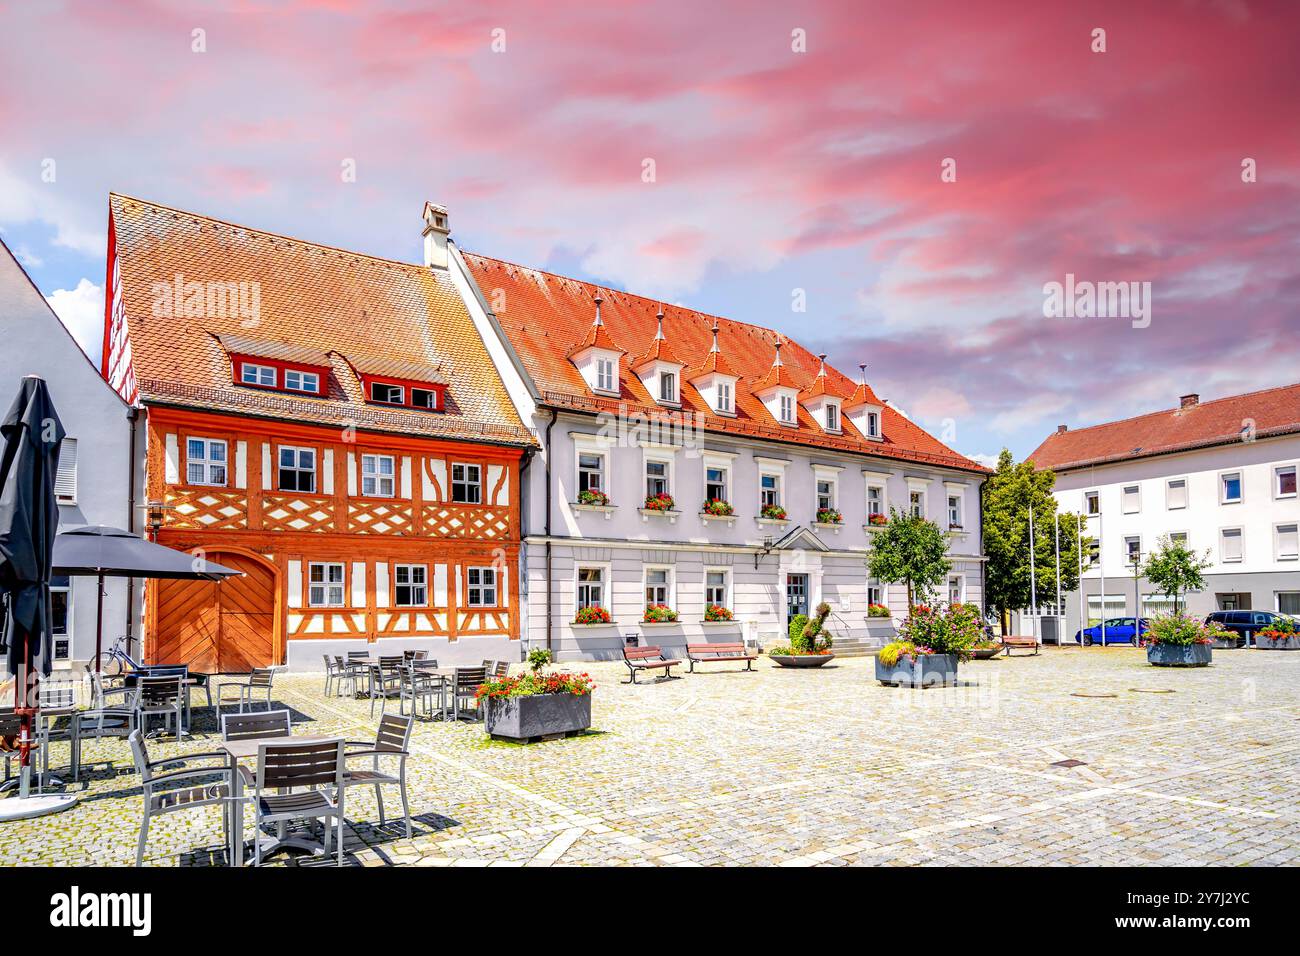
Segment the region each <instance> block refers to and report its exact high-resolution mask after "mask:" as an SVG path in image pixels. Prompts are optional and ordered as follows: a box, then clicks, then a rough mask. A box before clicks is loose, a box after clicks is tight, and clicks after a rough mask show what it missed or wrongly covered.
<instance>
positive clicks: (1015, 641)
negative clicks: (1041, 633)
mask: <svg viewBox="0 0 1300 956" xmlns="http://www.w3.org/2000/svg"><path fill="white" fill-rule="evenodd" d="M1002 646H1003V647H1005V648H1006V650H1007V657H1010V656H1011V651H1012V649H1013V648H1019V649H1021V650H1026V649H1029V648H1032V649H1033V651H1034V653H1035V654H1037V653H1038V638H1036V637H1033V636H1024V635H1015V634H1005V635H1003V637H1002Z"/></svg>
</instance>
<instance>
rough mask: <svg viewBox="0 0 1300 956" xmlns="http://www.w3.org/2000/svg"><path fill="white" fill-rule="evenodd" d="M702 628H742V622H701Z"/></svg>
mask: <svg viewBox="0 0 1300 956" xmlns="http://www.w3.org/2000/svg"><path fill="white" fill-rule="evenodd" d="M700 626H701V627H740V622H739V621H737V620H734V619H733V620H730V621H700Z"/></svg>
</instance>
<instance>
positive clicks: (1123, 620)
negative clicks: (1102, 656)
mask: <svg viewBox="0 0 1300 956" xmlns="http://www.w3.org/2000/svg"><path fill="white" fill-rule="evenodd" d="M1105 623H1106V645H1107V646H1110V645H1111V644H1138V643H1139V642H1140V641H1141V639H1142V638H1143V637H1144V636H1145V635H1146V633H1147V631H1149V630H1151V628H1150V625H1149V624H1148V623H1147V619H1146V618H1144V617H1143V618H1138V621H1137V624H1134V622H1133V618H1131V617H1109V618H1107V619H1106V622H1105ZM1074 640H1075V642H1076V643H1079V644H1082V645H1083V646H1084V647H1091V646H1092V645H1093V644H1100V643H1101V625H1100V624H1094V625H1093V626H1092V627H1085V628H1084V629H1083V630H1081V631H1075V632H1074Z"/></svg>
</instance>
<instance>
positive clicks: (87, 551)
mask: <svg viewBox="0 0 1300 956" xmlns="http://www.w3.org/2000/svg"><path fill="white" fill-rule="evenodd" d="M54 573H55V574H71V575H79V576H86V575H89V576H92V577H97V578H99V603H98V613H97V617H96V621H95V664H94V666H95V667H98V666H99V664H100V661H99V657H100V651H101V642H102V638H103V629H104V578H106V577H108V578H201V579H203V580H207V581H220V580H221V579H222V578H228V577H230V576H232V575H235V574H243V573H244V572H242V571H236V570H235V569H234V568H228V567H226V566H224V565H221V564H215V563H213V562H212V561H205V560H204V559H203V558H201V557H197V556H195V555H192V554H187V553H185V552H184V551H177V550H176V549H174V548H167V547H164V546H163V545H161V544H154V543H153V542H152V541H146V540H145V539H144V538H140V537H137V536H136V535H133V534H131V532H129V531H123V530H122V529H121V528H105V527H102V526H100V525H92V526H87V527H85V528H76V529H74V530H72V531H65V532H63V534H61V535H59V536H58V537H57V538H55V539H54Z"/></svg>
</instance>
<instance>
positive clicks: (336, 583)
mask: <svg viewBox="0 0 1300 956" xmlns="http://www.w3.org/2000/svg"><path fill="white" fill-rule="evenodd" d="M343 581H344V577H343V564H342V563H341V562H333V561H329V562H327V561H313V562H312V563H311V564H309V565H308V566H307V605H308V606H309V607H343Z"/></svg>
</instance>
